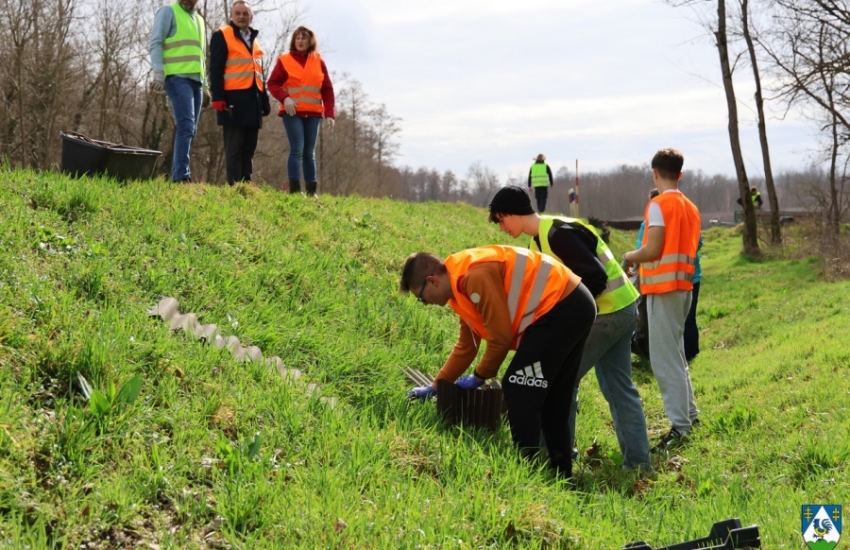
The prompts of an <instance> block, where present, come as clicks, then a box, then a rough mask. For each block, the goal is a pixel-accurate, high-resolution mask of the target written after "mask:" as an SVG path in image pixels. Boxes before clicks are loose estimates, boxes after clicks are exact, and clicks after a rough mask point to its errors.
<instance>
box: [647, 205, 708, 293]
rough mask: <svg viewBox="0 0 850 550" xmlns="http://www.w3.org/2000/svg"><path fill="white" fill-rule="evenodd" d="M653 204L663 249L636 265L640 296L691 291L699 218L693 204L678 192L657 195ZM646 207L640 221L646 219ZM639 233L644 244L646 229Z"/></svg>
mask: <svg viewBox="0 0 850 550" xmlns="http://www.w3.org/2000/svg"><path fill="white" fill-rule="evenodd" d="M652 202H655V203H657V204H658V206H660V207H661V214H662V215H663V216H664V248H663V249H662V250H661V256H660V257H658V258H656V259H655V260H654V261H652V262H647V263H642V264H640V292H641V294H663V293H665V292H673V291H675V290H693V288H694V283H693V281H694V271H695V270H696V261H697V247H698V245H699V232H700V216H699V210H697V207H696V205H694V203H692V202H691V201H690V200H688V198H687V197H686V196H685V195H683V194H682V193H679V192H666V193H661V194H660V195H658V196H657V197H655V198H654V199H652V201H650V204H651V203H652ZM648 212H649V204H647V206H646V211H645V213H644V219H645V220H646V219H647V215H648ZM648 225H649V224H648V222H647V230H646V231H644V233H643V242H642V243H641V246H643V245H645V244H646V242H647V239H648V237H649V227H648Z"/></svg>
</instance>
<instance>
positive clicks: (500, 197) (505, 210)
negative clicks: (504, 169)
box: [489, 185, 534, 223]
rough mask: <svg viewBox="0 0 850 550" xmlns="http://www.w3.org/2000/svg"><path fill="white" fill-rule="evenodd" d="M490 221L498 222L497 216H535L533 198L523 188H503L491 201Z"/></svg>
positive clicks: (512, 186) (511, 186) (513, 186)
mask: <svg viewBox="0 0 850 550" xmlns="http://www.w3.org/2000/svg"><path fill="white" fill-rule="evenodd" d="M489 208H490V221H492V222H494V223H495V222H496V220H495V219H494V215H495V214H515V215H517V216H527V215H529V214H534V208H532V207H531V198H529V196H528V193H527V192H526V190H525V189H523V188H522V187H518V186H516V185H509V186H507V187H502V188H501V189H499V190H498V191H497V192H496V194H495V195H494V196H493V200H491V201H490V207H489Z"/></svg>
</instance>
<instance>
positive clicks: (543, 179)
mask: <svg viewBox="0 0 850 550" xmlns="http://www.w3.org/2000/svg"><path fill="white" fill-rule="evenodd" d="M531 185H533V186H534V187H547V186H548V185H549V173H548V172H547V171H546V163H545V162H535V163H534V164H532V165H531Z"/></svg>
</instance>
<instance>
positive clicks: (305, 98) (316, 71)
mask: <svg viewBox="0 0 850 550" xmlns="http://www.w3.org/2000/svg"><path fill="white" fill-rule="evenodd" d="M279 59H280V62H281V63H282V64H283V68H284V69H286V75H287V76H286V82H284V83H283V88H284V89H285V90H286V93H287V94H289V97H291V98H292V99H293V100H294V101H295V110H296V111H297V112H299V113H319V114H321V113H323V112H324V107H323V105H322V82H324V80H325V75H324V74H322V58H321V56H319V54H318V52H313V53H311V54H310V55H308V56H307V63H306V64H305V65H304V66H303V67H302V66H301V64H300V63H298V61H296V60H295V58H293V57H292V54H290V53H285V54H283V55H282V56H280V58H279ZM285 112H286V109H284V107H283V103H281V105H280V111H278V114H281V115H282V114H283V113H285Z"/></svg>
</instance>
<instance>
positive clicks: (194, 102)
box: [165, 75, 203, 181]
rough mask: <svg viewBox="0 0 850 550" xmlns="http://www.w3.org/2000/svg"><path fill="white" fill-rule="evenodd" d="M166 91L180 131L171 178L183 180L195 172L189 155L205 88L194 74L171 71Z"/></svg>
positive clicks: (175, 146) (177, 137)
mask: <svg viewBox="0 0 850 550" xmlns="http://www.w3.org/2000/svg"><path fill="white" fill-rule="evenodd" d="M165 93H166V94H168V100H169V101H170V102H171V109H172V110H173V111H174V120H175V121H176V123H177V131H176V133H175V134H174V158H173V159H172V161H171V179H172V180H173V181H180V180H186V179H189V178H190V177H191V176H192V172H191V169H190V168H189V155H190V154H191V153H192V140H193V139H195V132H196V131H197V129H198V118H200V116H201V102H202V101H203V89H202V87H201V83H200V82H198V81H197V80H192V79H191V78H186V77H183V76H174V75H170V76H167V77H165Z"/></svg>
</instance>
